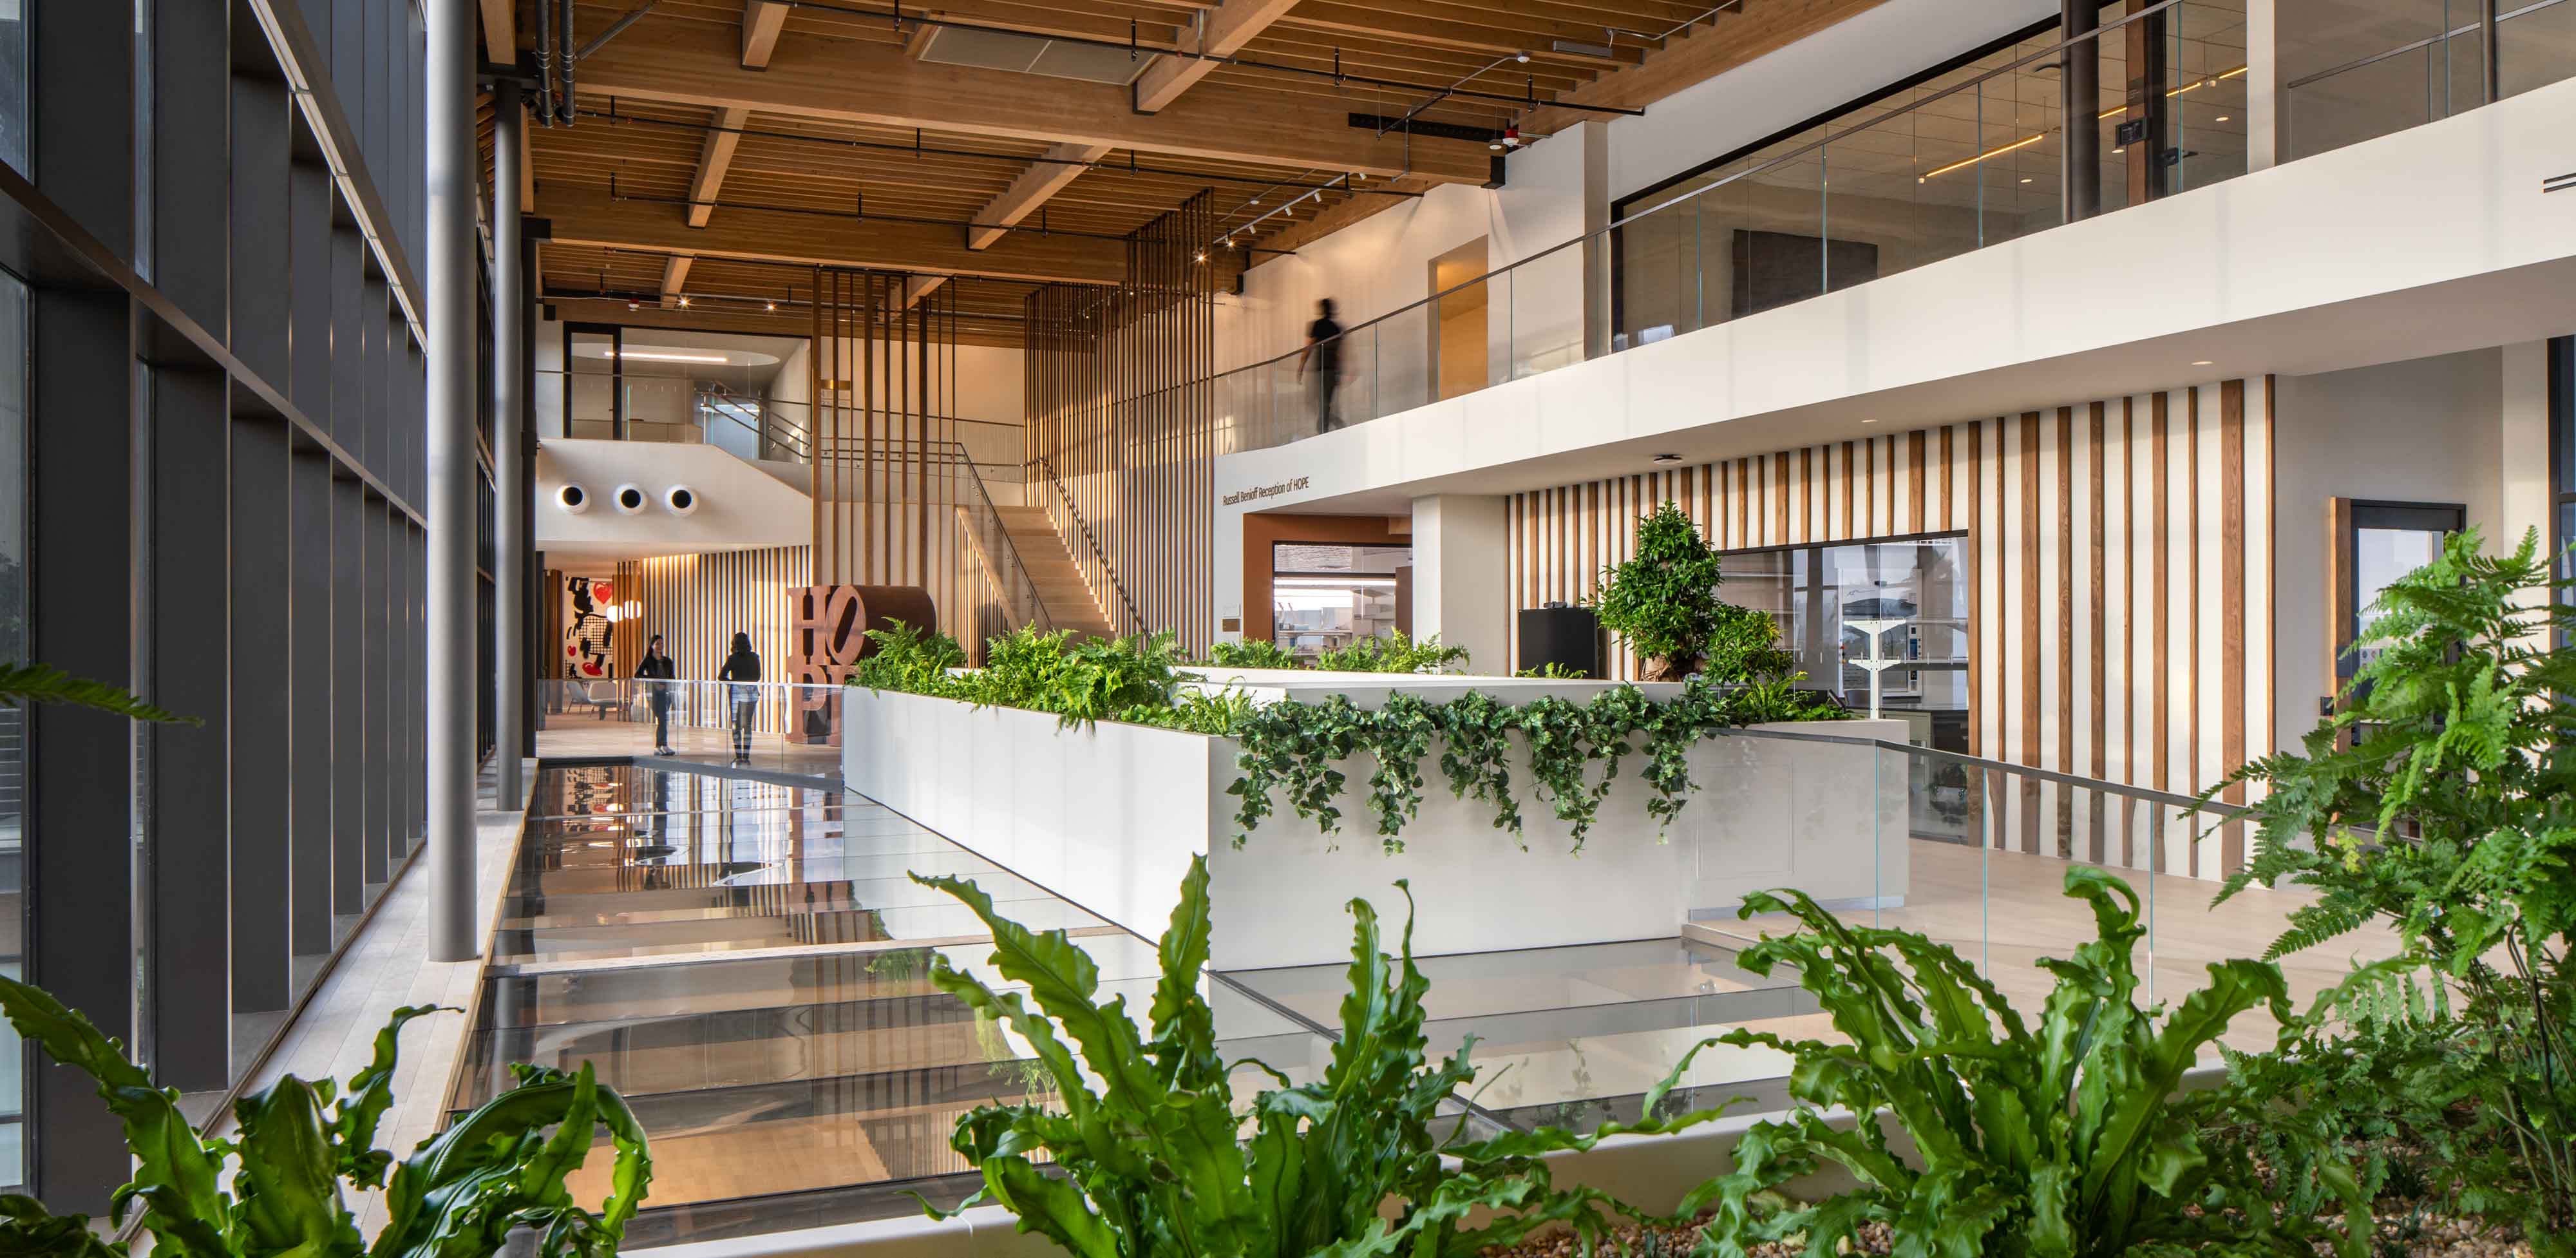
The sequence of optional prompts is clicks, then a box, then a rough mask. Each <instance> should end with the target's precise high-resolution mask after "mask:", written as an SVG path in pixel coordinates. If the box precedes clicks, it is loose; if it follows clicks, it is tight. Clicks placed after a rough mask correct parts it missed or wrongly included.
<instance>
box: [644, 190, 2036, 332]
mask: <svg viewBox="0 0 2576 1258" xmlns="http://www.w3.org/2000/svg"><path fill="white" fill-rule="evenodd" d="M2025 182H2026V181H2025ZM688 308H689V299H688V298H687V297H685V296H684V297H682V298H680V309H682V310H686V309H688Z"/></svg>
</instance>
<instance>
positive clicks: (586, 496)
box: [555, 485, 590, 515]
mask: <svg viewBox="0 0 2576 1258" xmlns="http://www.w3.org/2000/svg"><path fill="white" fill-rule="evenodd" d="M555 505H556V506H557V507H560V508H562V509H563V513H564V514H565V515H580V514H581V513H582V512H584V511H588V510H590V491H589V490H587V489H584V488H582V487H581V486H579V485H565V486H563V487H562V488H560V489H557V490H556V491H555Z"/></svg>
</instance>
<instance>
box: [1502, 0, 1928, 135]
mask: <svg viewBox="0 0 2576 1258" xmlns="http://www.w3.org/2000/svg"><path fill="white" fill-rule="evenodd" d="M1886 2H1887V0H1744V4H1743V5H1742V6H1741V7H1739V8H1735V9H1729V10H1727V11H1726V12H1724V13H1721V14H1719V15H1718V16H1717V17H1716V18H1715V19H1713V20H1711V21H1710V22H1708V23H1705V24H1702V25H1699V26H1694V27H1692V28H1691V29H1690V30H1688V31H1686V32H1684V33H1683V34H1681V35H1677V36H1675V37H1673V38H1672V39H1671V40H1669V41H1667V42H1666V43H1665V44H1664V46H1663V47H1662V48H1659V49H1657V50H1655V51H1654V52H1650V53H1648V54H1646V59H1645V61H1644V62H1643V63H1642V64H1639V65H1636V66H1633V67H1631V68H1629V69H1626V70H1622V71H1620V72H1619V73H1617V74H1605V75H1603V76H1601V77H1600V78H1599V79H1596V80H1594V81H1593V82H1592V83H1590V84H1589V85H1587V86H1584V87H1580V88H1577V89H1575V90H1574V91H1571V92H1568V93H1566V94H1565V99H1567V100H1569V101H1575V102H1578V103H1581V104H1586V105H1608V106H1614V107H1618V108H1628V109H1635V108H1643V107H1645V106H1647V105H1651V104H1653V103H1654V102H1656V101H1659V100H1662V99H1663V98H1665V97H1667V96H1670V95H1672V94H1673V93H1675V92H1678V91H1680V90H1682V89H1683V88H1686V87H1691V86H1693V85H1695V84H1699V83H1703V82H1706V81H1707V80H1709V79H1713V78H1715V77H1717V76H1718V75H1721V74H1724V73H1726V72H1727V71H1729V70H1732V69H1735V68H1736V67H1738V66H1741V65H1744V64H1746V63H1748V62H1751V61H1753V60H1755V59H1756V58H1759V57H1763V56H1767V55H1769V54H1771V53H1773V52H1777V51H1778V50H1780V49H1782V48H1786V47H1788V46H1789V45H1791V44H1794V43H1796V42H1798V41H1799V40H1802V39H1805V38H1806V37H1808V36H1809V35H1813V34H1815V33H1816V32H1818V31H1821V30H1824V29H1825V28H1826V27H1829V26H1833V25H1835V24H1836V23H1839V22H1842V21H1845V20H1847V19H1849V18H1851V17H1853V16H1855V15H1858V14H1861V13H1865V12H1867V11H1869V10H1871V9H1875V8H1877V7H1878V6H1880V5H1882V4H1885V3H1886ZM1587 116H1589V115H1586V114H1583V113H1581V112H1579V111H1576V110H1571V109H1551V108H1548V107H1546V106H1540V107H1539V108H1538V109H1537V110H1536V111H1534V112H1533V113H1532V114H1531V115H1530V117H1529V118H1528V119H1527V120H1525V121H1523V122H1522V123H1521V130H1523V131H1526V132H1529V133H1531V134H1534V135H1546V134H1549V133H1551V132H1554V131H1559V130H1562V129H1564V128H1566V127H1570V126H1573V125H1574V124H1575V123H1578V122H1581V121H1583V120H1584V119H1585V118H1586V117H1587Z"/></svg>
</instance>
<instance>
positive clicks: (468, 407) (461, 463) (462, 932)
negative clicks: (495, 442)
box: [372, 0, 482, 961]
mask: <svg viewBox="0 0 2576 1258" xmlns="http://www.w3.org/2000/svg"><path fill="white" fill-rule="evenodd" d="M473 22H474V6H473V4H472V3H470V0H429V4H428V35H429V40H428V43H429V56H428V73H427V75H426V77H427V79H428V82H427V83H426V84H425V87H426V89H427V101H426V110H427V117H426V119H425V122H426V126H427V145H426V147H427V150H428V163H427V165H428V179H429V222H428V228H429V230H428V233H427V235H428V237H429V265H428V267H427V268H426V269H425V270H424V271H423V272H422V280H423V286H424V287H426V288H427V289H428V290H429V321H428V322H429V381H428V385H429V407H428V410H429V415H428V421H429V423H428V429H429V431H428V437H429V440H428V447H429V492H428V494H427V496H426V498H427V502H426V509H425V510H424V511H423V512H422V514H423V515H425V516H427V517H428V521H429V571H428V573H427V577H428V587H429V588H428V591H427V595H428V598H427V602H428V607H429V624H428V630H429V638H428V641H427V642H425V643H423V644H422V645H423V647H424V648H425V649H424V650H423V652H422V654H423V655H424V656H426V663H427V667H426V669H425V670H424V672H425V673H426V675H427V683H428V684H427V689H428V692H429V713H428V715H429V749H428V750H429V799H428V804H429V852H428V854H427V859H428V862H429V956H430V959H431V960H433V961H466V960H471V959H472V958H474V957H476V956H478V955H480V954H481V951H482V950H481V949H480V948H479V947H477V946H476V943H475V939H474V702H475V694H474V687H475V677H474V672H475V654H476V650H475V641H474V636H475V628H476V626H475V623H474V621H475V615H474V581H475V561H474V481H475V477H476V475H477V470H476V468H475V464H474V428H475V414H474V412H475V397H474V392H475V389H474V385H475V372H474V366H475V364H474V335H475V319H474V313H475V312H474V298H475V291H474V253H475V239H474V166H475V161H474V27H473ZM372 536H374V537H378V538H381V537H382V536H383V530H382V529H381V528H379V529H377V530H375V531H374V533H373V534H372Z"/></svg>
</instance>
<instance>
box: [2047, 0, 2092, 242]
mask: <svg viewBox="0 0 2576 1258" xmlns="http://www.w3.org/2000/svg"><path fill="white" fill-rule="evenodd" d="M2101 26H2102V9H2101V0H2059V5H2058V21H2057V34H2058V38H2060V39H2074V38H2075V37H2077V36H2079V35H2086V34H2090V33H2092V32H2093V31H2096V30H2099V29H2101ZM2057 89H2058V115H2057V116H2058V118H2059V119H2060V121H2061V123H2062V125H2064V127H2065V128H2066V143H2065V145H2064V146H2063V147H2062V151H2063V153H2064V159H2063V161H2062V162H2061V170H2060V175H2061V181H2060V182H2061V187H2062V190H2063V192H2064V196H2063V198H2062V200H2061V202H2060V204H2061V207H2062V208H2063V209H2064V211H2065V215H2066V219H2065V221H2067V222H2069V223H2072V222H2077V221H2079V220H2082V219H2088V218H2091V217H2093V216H2094V215H2096V214H2099V213H2101V212H2102V125H2101V122H2100V115H2101V112H2102V41H2101V40H2099V39H2088V40H2085V41H2084V42H2083V43H2080V44H2069V45H2067V46H2066V50H2065V53H2064V55H2063V56H2062V57H2060V59H2059V73H2058V76H2057Z"/></svg>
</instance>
